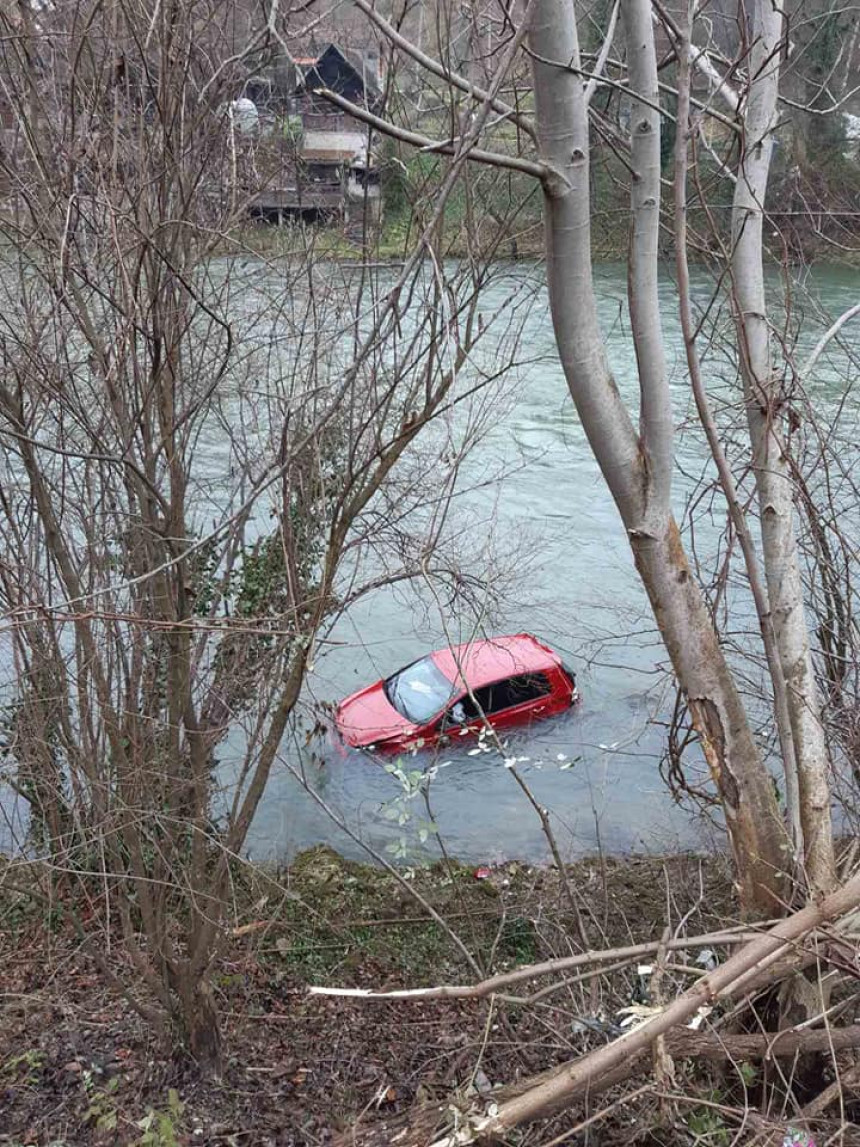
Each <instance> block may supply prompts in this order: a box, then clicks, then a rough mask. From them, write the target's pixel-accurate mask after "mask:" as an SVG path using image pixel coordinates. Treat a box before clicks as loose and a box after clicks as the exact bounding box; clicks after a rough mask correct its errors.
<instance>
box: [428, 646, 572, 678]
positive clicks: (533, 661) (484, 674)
mask: <svg viewBox="0 0 860 1147" xmlns="http://www.w3.org/2000/svg"><path fill="white" fill-rule="evenodd" d="M432 657H433V661H434V663H435V664H436V665H437V666H438V668H439V669H441V670H442V672H443V673H444V674H445V676H446V677H447V678H448V680H449V681H455V682H457V681H459V680H460V674H461V672H462V675H463V676H464V677H465V679H466V681H467V682H468V684H469V686H470V687H471V688H472V689H479V688H480V687H481V686H482V685H491V684H492V683H493V682H494V681H500V680H501V679H502V678H504V677H513V676H514V675H516V674H518V673H538V672H540V671H541V670H542V669H550V668H552V667H553V666H554V665H558V664H559V658H558V656H557V655H556V654H555V653H553V651H552V650H551V649H549V648H548V647H547V646H546V645H542V644H541V642H539V641H538V640H537V638H535V637H532V636H531V634H529V633H516V634H514V635H513V636H511V637H491V638H489V639H484V638H479V639H476V640H474V641H470V642H468V643H467V644H465V645H453V646H451V648H450V649H440V650H437V652H436V653H434V654H432Z"/></svg>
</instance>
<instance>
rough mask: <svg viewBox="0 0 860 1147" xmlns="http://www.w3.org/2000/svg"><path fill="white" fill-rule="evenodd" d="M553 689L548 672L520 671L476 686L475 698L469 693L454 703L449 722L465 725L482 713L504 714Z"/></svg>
mask: <svg viewBox="0 0 860 1147" xmlns="http://www.w3.org/2000/svg"><path fill="white" fill-rule="evenodd" d="M550 692H551V688H550V683H549V680H548V678H547V676H546V674H545V673H521V674H519V675H518V676H517V677H508V678H506V679H505V680H504V681H496V682H494V683H493V684H492V685H485V686H484V687H483V688H482V689H475V690H474V700H473V699H472V696H471V695H470V694H468V693H467V694H466V695H465V696H464V697H461V698H460V700H459V701H458V702H457V704H456V705H452V707H451V709H450V710H449V721H450V723H451V724H465V723H466V722H468V721H475V720H478V719H480V717H481V716H482V714H486V715H487V716H490V715H491V714H493V713H501V712H502V711H503V710H504V709H512V708H513V707H514V706H515V705H523V704H525V702H526V701H534V700H537V698H539V697H546V696H547V694H548V693H550ZM476 702H477V704H476Z"/></svg>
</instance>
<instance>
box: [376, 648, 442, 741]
mask: <svg viewBox="0 0 860 1147" xmlns="http://www.w3.org/2000/svg"><path fill="white" fill-rule="evenodd" d="M453 693H454V686H453V685H452V683H451V682H450V681H449V680H448V678H447V677H446V676H445V674H444V673H443V672H442V671H441V669H438V668H437V667H436V664H435V662H434V661H433V659H432V657H424V658H422V660H421V661H416V662H415V664H414V665H407V667H406V668H405V669H401V670H400V672H399V673H395V674H394V676H393V677H389V678H388V680H387V681H386V682H385V696H386V697H387V698H388V700H389V701H390V702H391V704H392V705H393V706H394V708H395V709H396V710H397V712H398V713H400V715H401V716H403V717H406V719H407V720H408V721H411V722H412V723H413V724H414V725H423V724H424V723H425V722H426V721H429V720H430V718H431V717H435V716H436V714H437V713H439V712H440V711H441V710H442V709H444V708H445V706H446V704H447V703H448V701H449V700H450V699H451V695H452V694H453Z"/></svg>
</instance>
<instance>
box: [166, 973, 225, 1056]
mask: <svg viewBox="0 0 860 1147" xmlns="http://www.w3.org/2000/svg"><path fill="white" fill-rule="evenodd" d="M177 989H178V990H177V994H178V996H179V1003H180V1008H181V1013H180V1017H179V1018H180V1021H181V1023H182V1027H183V1030H184V1033H185V1036H186V1039H187V1040H188V1050H189V1051H190V1052H191V1054H192V1056H193V1057H194V1059H195V1060H196V1061H197V1064H198V1065H199V1067H200V1069H201V1071H203V1072H204V1073H205V1074H206V1075H211V1076H214V1077H215V1078H216V1079H220V1077H221V1068H222V1060H221V1026H220V1024H219V1022H218V1011H217V1009H216V1007H215V1001H214V1000H213V998H212V988H211V987H210V985H209V982H208V980H207V979H206V977H205V976H198V975H197V974H196V973H195V972H193V970H192V969H190V968H189V969H184V970H181V971H180V973H179V976H178V985H177Z"/></svg>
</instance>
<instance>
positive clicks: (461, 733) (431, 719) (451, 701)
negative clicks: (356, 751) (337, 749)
mask: <svg viewBox="0 0 860 1147" xmlns="http://www.w3.org/2000/svg"><path fill="white" fill-rule="evenodd" d="M578 699H579V694H578V693H577V691H576V679H575V677H574V675H573V673H572V672H571V671H570V670H569V669H567V668H566V667H565V666H564V665H563V663H562V661H561V658H560V657H559V656H558V654H556V653H553V651H552V650H551V649H549V648H548V647H547V646H546V645H543V644H542V643H541V642H540V641H538V640H537V639H536V638H534V637H532V636H531V635H530V634H528V633H518V634H516V635H515V636H513V637H494V638H491V639H490V640H476V641H472V642H470V643H469V644H468V645H455V646H453V647H452V648H451V649H440V650H438V651H437V652H436V653H431V654H430V655H429V656H427V657H422V658H421V660H420V661H414V662H413V663H412V664H411V665H407V666H406V668H405V669H401V670H400V672H399V673H395V674H394V675H393V676H391V677H389V678H387V679H386V680H385V681H377V682H376V684H375V685H369V686H368V687H367V688H366V689H362V690H361V691H360V692H359V693H353V695H352V696H351V697H347V698H346V700H345V701H342V702H341V703H340V705H339V706H338V708H337V712H336V716H335V722H336V725H337V730H338V732H339V733H340V736H341V737H342V739H343V740H344V741H345V742H346V744H347V745H350V746H352V747H353V748H361V749H371V748H372V749H378V750H380V751H384V752H402V751H404V750H409V749H420V748H430V747H432V746H433V745H438V744H446V743H448V741H449V740H451V739H453V738H455V737H466V736H469V735H474V734H477V733H478V732H480V730H481V729H482V728H484V725H485V721H486V722H487V723H488V724H490V725H491V726H492V727H493V728H494V729H507V728H509V727H511V726H513V725H523V724H528V723H529V722H531V721H536V720H541V719H543V718H544V717H552V716H554V715H555V714H556V713H563V712H564V710H565V709H569V708H570V706H571V705H572V704H573V703H574V702H575V701H577V700H578Z"/></svg>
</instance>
